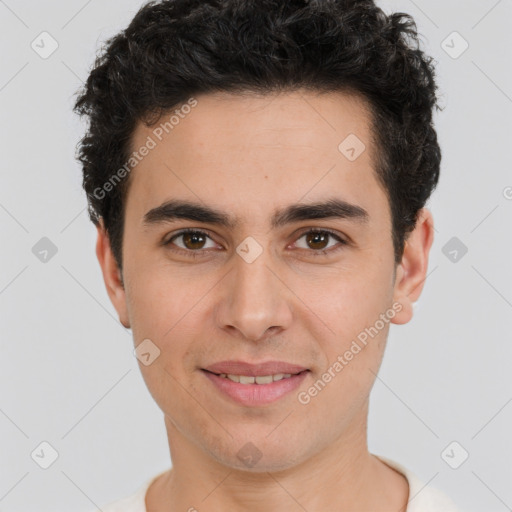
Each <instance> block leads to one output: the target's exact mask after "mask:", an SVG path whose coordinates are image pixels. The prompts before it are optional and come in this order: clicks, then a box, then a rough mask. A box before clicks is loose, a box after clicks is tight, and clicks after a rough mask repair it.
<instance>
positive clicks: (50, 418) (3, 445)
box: [0, 0, 512, 512]
mask: <svg viewBox="0 0 512 512" xmlns="http://www.w3.org/2000/svg"><path fill="white" fill-rule="evenodd" d="M140 5H142V3H141V2H140V1H135V0H130V1H126V0H124V1H122V2H121V1H120V0H115V1H114V0H108V1H99V0H89V1H88V2H86V1H83V0H72V1H70V0H68V1H66V2H64V1H63V0H53V1H46V2H36V1H35V0H34V1H32V2H29V1H21V0H18V1H17V0H7V1H5V2H4V1H0V29H1V32H0V34H1V35H0V37H1V40H2V44H1V46H0V52H1V69H0V108H1V116H2V117H1V119H2V122H1V124H0V127H1V133H0V140H1V149H2V151H1V164H0V168H1V181H0V226H1V227H0V229H1V240H2V250H1V251H0V258H1V260H0V268H1V272H0V315H1V316H0V322H1V323H0V333H1V341H0V343H1V358H0V433H1V435H0V461H1V463H0V510H4V511H6V510H9V511H33V510H37V511H38V512H45V511H56V510H75V511H88V510H91V509H93V508H94V506H95V505H102V504H105V503H106V502H108V501H111V500H114V499H116V498H120V497H123V496H126V495H128V494H131V493H132V492H133V491H134V490H135V489H136V488H138V487H139V486H140V485H141V484H142V483H143V482H144V481H145V480H147V479H148V478H150V477H151V476H153V475H155V474H156V473H157V472H160V471H163V470H164V469H165V468H167V467H168V466H169V464H170V459H169V454H168V447H167V438H166V434H165V429H164V423H163V417H162V413H161V411H160V410H159V409H158V407H157V406H156V404H155V403H154V402H153V400H152V398H151V396H150V395H149V392H148V391H147V389H146V387H145V384H144V382H143V380H142V377H141V375H140V372H139V368H138V365H137V360H136V359H135V357H134V356H133V341H132V338H131V331H127V330H125V329H124V328H123V327H122V326H121V324H120V323H119V322H118V320H117V316H116V314H115V310H114V308H113V307H112V306H111V304H110V301H109V299H108V296H107V294H106V291H105V289H104V284H103V281H102V278H101V273H100V268H99V265H98V263H97V260H96V257H95V254H94V244H95V239H96V231H95V229H94V227H93V225H92V223H90V221H89V220H88V218H87V214H86V211H85V206H86V202H85V195H84V194H83V192H82V189H81V176H80V168H79V165H78V163H77V162H76V161H75V159H74V152H75V145H76V143H77V142H78V140H79V138H80V137H81V136H82V134H83V130H84V128H85V125H84V124H82V122H81V121H79V120H78V119H77V118H76V116H74V114H72V112H71V109H72V104H73V101H74V93H75V92H76V90H77V89H78V87H79V86H80V85H81V82H82V81H83V80H84V79H85V78H86V76H87V71H88V69H89V67H90V66H91V65H92V63H93V59H94V55H95V52H96V50H97V48H99V46H100V44H101V42H102V41H104V40H105V39H106V38H107V37H109V36H111V35H113V34H115V33H116V32H117V31H119V30H120V29H122V28H124V27H125V26H126V25H127V24H128V23H129V21H130V20H131V18H132V17H133V15H134V13H135V11H136V10H137V9H138V7H139V6H140ZM381 5H382V7H383V8H384V9H385V10H386V11H389V10H402V11H405V12H408V13H410V14H412V15H413V16H414V18H415V19H416V21H417V23H418V26H419V30H420V32H421V33H422V34H423V36H424V37H423V39H424V44H425V48H426V49H427V51H428V52H429V53H430V54H431V55H433V56H434V58H435V59H436V61H437V62H438V80H439V86H440V94H441V103H442V104H443V105H444V107H445V109H444V111H443V112H441V113H440V114H438V115H437V118H436V119H437V128H438V134H439V137H440V142H441V146H442V149H443V163H442V174H441V180H440V184H439V187H438V189H437V191H436V192H435V193H434V196H433V197H432V199H431V200H430V202H429V205H428V206H429V207H430V209H431V211H432V212H433V214H434V219H435V226H436V234H435V241H434V245H433V248H432V251H431V259H430V265H429V275H428V278H427V282H426V285H425V289H424V291H423V294H422V296H421V298H420V300H419V302H418V307H417V308H416V314H415V317H414V319H413V320H412V321H411V322H410V323H409V324H406V325H404V326H392V327H391V331H390V339H389V344H388V349H387V353H386V355H385V358H384V362H383V365H382V368H381V371H380V373H379V376H378V379H377V381H376V383H375V387H374V390H373V392H372V398H371V407H370V417H369V447H370V451H372V452H373V453H376V454H380V455H384V456H388V457H391V458H393V459H395V460H397V461H399V462H400V463H402V464H404V465H405V466H406V467H408V468H409V469H411V470H412V471H414V472H415V473H416V474H417V475H418V476H419V477H420V478H422V479H423V480H424V481H425V482H429V484H430V485H432V486H435V487H438V488H440V489H442V490H444V491H445V492H447V493H448V494H449V495H450V496H452V498H453V499H454V500H455V501H456V502H457V503H458V504H459V505H460V507H461V508H462V509H464V510H467V511H474V512H476V511H479V512H483V511H485V512H494V511H495V512H501V511H506V510H511V508H512V486H511V485H510V483H511V482H512V468H511V465H512V463H511V462H510V461H511V460H512V446H511V443H510V432H511V431H512V429H511V425H512V403H511V401H512V382H511V372H510V361H511V360H512V359H511V358H512V343H511V342H512V339H511V332H512V322H511V319H512V314H511V313H512V271H511V265H510V262H511V261H512V245H511V241H510V240H511V234H512V230H511V226H512V222H511V220H512V200H511V199H512V188H511V187H512V175H511V157H510V147H511V144H510V142H511V140H510V134H511V133H512V132H511V128H512V126H511V124H512V123H511V115H512V98H511V97H512V73H511V66H510V63H511V55H510V45H511V35H510V32H511V31H510V26H511V20H512V6H511V2H510V1H509V0H502V1H496V0H485V1H484V0H481V1H464V2H463V1H458V2H455V1H440V0H436V1H428V2H427V1H421V2H420V1H419V0H416V1H411V0H400V1H386V2H382V3H381ZM42 31H47V32H49V34H51V36H52V37H53V38H54V39H55V40H56V41H57V42H58V45H59V46H58V48H57V50H56V51H55V52H54V53H53V54H52V55H51V56H49V57H48V58H46V59H43V58H41V57H40V55H39V54H37V53H36V52H35V51H34V50H33V49H32V47H31V43H32V41H34V40H36V42H37V41H38V40H40V39H37V38H38V36H39V34H40V33H41V32H42ZM454 31H457V32H458V33H459V34H460V35H461V36H462V37H463V38H464V39H465V40H466V41H467V42H468V43H469V48H468V49H467V50H466V51H465V52H464V53H462V54H461V55H460V56H458V58H453V57H452V56H450V55H448V54H447V53H446V52H445V51H444V50H443V48H442V46H441V45H442V42H443V41H445V40H446V43H445V45H449V47H448V48H447V49H448V51H449V52H451V53H452V55H455V54H458V53H460V51H461V49H463V46H462V44H463V41H462V40H461V39H458V38H457V36H453V35H451V34H452V33H453V32H454ZM454 37H455V38H454ZM447 38H448V39H447ZM47 43H48V44H46V45H45V48H49V40H47ZM507 187H508V188H507ZM42 237H47V238H49V239H50V240H51V241H52V243H53V244H55V246H56V248H57V253H56V254H55V255H54V256H53V257H50V256H51V253H49V254H48V255H47V261H46V262H43V261H40V259H39V258H38V257H36V255H35V254H34V253H33V252H32V248H33V247H34V246H35V245H36V243H38V241H39V240H40V239H41V238H42ZM452 237H457V239H458V240H459V242H457V243H459V246H460V244H461V243H462V244H464V245H465V246H466V247H467V249H468V251H467V253H466V254H465V255H463V256H460V255H461V254H462V253H461V252H460V247H459V249H456V250H458V253H457V254H458V259H457V261H452V259H453V255H454V253H453V252H452V254H451V255H450V251H453V247H452V246H451V245H448V246H447V247H446V248H445V246H446V244H447V243H448V242H449V241H450V239H452ZM451 243H453V242H451ZM36 247H38V246H36ZM454 247H455V246H454ZM443 248H445V249H444V252H443ZM36 252H37V251H36ZM445 253H446V254H447V255H445ZM40 257H42V256H41V255H40ZM43 441H46V442H48V443H49V444H50V445H51V446H52V447H53V448H54V449H55V450H56V451H57V452H58V458H57V460H56V461H55V462H54V463H53V464H52V465H51V466H50V467H49V468H48V469H42V468H41V467H40V466H39V465H38V463H36V461H37V462H39V463H41V461H42V459H44V457H43V458H41V457H40V458H39V459H38V458H37V456H35V455H34V458H32V456H31V454H32V453H33V452H34V450H36V452H37V453H40V449H41V448H40V443H42V442H43ZM453 441H456V442H457V443H458V444H457V445H455V447H454V448H453V446H452V448H453V451H452V450H451V449H449V450H448V455H449V456H448V457H447V456H446V455H445V457H444V459H443V457H442V455H441V454H442V453H443V451H444V450H445V448H446V447H447V446H448V445H450V443H452V442H453ZM463 450H465V451H467V452H468V453H469V458H468V459H467V460H466V461H465V462H464V463H463V464H462V465H460V467H458V469H453V468H452V467H450V466H449V465H448V464H447V462H446V461H445V460H449V461H450V463H451V464H452V465H455V464H457V463H459V462H460V460H461V457H462V456H463V454H464V452H463ZM49 453H50V452H49V451H48V450H46V451H45V454H46V455H45V457H46V456H48V454H49ZM445 453H446V452H445ZM34 459H35V460H34Z"/></svg>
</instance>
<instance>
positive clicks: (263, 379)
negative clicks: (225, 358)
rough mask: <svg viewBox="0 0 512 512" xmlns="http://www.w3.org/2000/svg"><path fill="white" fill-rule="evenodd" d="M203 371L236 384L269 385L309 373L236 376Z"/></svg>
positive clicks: (303, 371) (304, 371)
mask: <svg viewBox="0 0 512 512" xmlns="http://www.w3.org/2000/svg"><path fill="white" fill-rule="evenodd" d="M203 371H205V372H208V373H211V374H213V375H217V377H220V378H222V379H229V380H230V381H232V382H237V383H240V384H258V385H261V384H271V383H272V382H277V381H280V380H283V379H289V378H291V377H293V376H295V375H301V374H303V373H306V372H309V370H302V371H300V372H297V373H274V374H271V375H236V374H232V373H215V372H211V371H209V370H206V369H204V368H203Z"/></svg>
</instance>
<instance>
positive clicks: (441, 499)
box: [375, 455, 461, 512]
mask: <svg viewBox="0 0 512 512" xmlns="http://www.w3.org/2000/svg"><path fill="white" fill-rule="evenodd" d="M375 456H376V457H378V458H379V459H380V460H381V461H382V462H384V463H385V464H387V465H388V466H390V467H392V468H393V469H395V470H396V471H398V472H400V473H402V474H403V475H404V476H405V478H407V481H408V483H409V499H408V502H407V510H406V512H461V511H460V510H459V508H458V507H457V505H456V504H455V503H454V502H453V501H452V500H451V499H450V498H449V497H448V496H447V495H446V494H445V493H444V492H442V491H441V490H440V489H437V488H435V487H433V486H431V485H428V484H426V483H425V482H423V481H422V480H421V479H420V478H419V477H418V476H417V475H416V474H415V473H413V472H412V471H410V470H409V469H407V468H406V467H405V466H403V465H402V464H399V463H398V462H396V461H394V460H392V459H389V458H388V457H383V456H381V455H375Z"/></svg>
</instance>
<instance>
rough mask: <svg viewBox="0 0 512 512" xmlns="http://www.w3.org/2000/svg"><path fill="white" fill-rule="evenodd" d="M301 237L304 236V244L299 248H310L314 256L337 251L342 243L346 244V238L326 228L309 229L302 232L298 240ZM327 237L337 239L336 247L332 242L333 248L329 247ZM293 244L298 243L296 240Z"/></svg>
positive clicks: (341, 246) (341, 247)
mask: <svg viewBox="0 0 512 512" xmlns="http://www.w3.org/2000/svg"><path fill="white" fill-rule="evenodd" d="M302 238H305V246H303V247H300V246H299V248H301V249H310V252H312V253H313V255H314V256H321V255H326V254H330V253H333V252H337V251H338V250H340V249H343V246H344V245H348V242H347V241H346V240H344V239H343V238H341V237H340V236H339V235H337V234H336V233H334V232H332V231H330V230H328V229H310V230H308V231H306V232H305V233H303V234H302V235H301V236H300V237H299V238H298V240H301V239H302ZM329 239H335V240H337V241H338V244H339V245H338V247H336V244H334V247H335V248H334V249H332V248H331V249H329V244H328V243H327V242H328V240H329ZM295 245H298V242H296V243H295ZM331 247H332V246H331Z"/></svg>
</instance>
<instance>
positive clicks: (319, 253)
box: [163, 228, 348, 258]
mask: <svg viewBox="0 0 512 512" xmlns="http://www.w3.org/2000/svg"><path fill="white" fill-rule="evenodd" d="M310 233H323V234H325V233H327V234H328V235H329V236H331V237H332V238H335V239H336V240H337V241H338V242H339V243H340V245H339V246H338V247H335V248H334V249H332V248H331V249H320V250H317V251H315V250H314V249H311V250H310V251H308V252H312V253H313V255H314V256H315V257H316V256H326V255H329V254H333V253H336V252H338V251H340V250H341V249H343V248H344V246H346V245H348V242H347V241H346V240H344V239H343V238H341V237H340V236H339V235H337V234H336V233H335V232H334V231H331V230H329V229H319V228H311V229H309V230H308V231H304V232H303V233H301V234H300V236H299V237H298V238H297V240H300V239H301V238H302V237H303V236H305V235H309V234H310ZM186 234H195V235H203V236H205V237H207V238H210V239H212V238H211V237H210V235H209V234H208V233H207V232H206V231H202V230H200V229H184V230H182V231H179V232H178V233H176V234H175V235H173V236H172V237H171V238H169V240H167V241H166V242H163V245H164V246H171V244H172V242H173V241H174V240H175V239H176V238H179V237H180V236H182V235H186ZM169 250H170V251H172V252H174V253H178V254H186V255H187V256H192V257H193V258H200V257H203V256H204V252H205V249H197V250H195V251H194V250H191V249H189V250H185V249H181V248H180V249H179V250H176V249H169ZM304 250H307V249H304ZM206 251H207V249H206Z"/></svg>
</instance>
